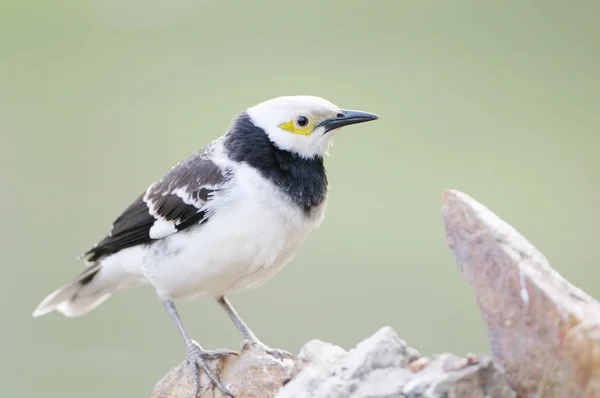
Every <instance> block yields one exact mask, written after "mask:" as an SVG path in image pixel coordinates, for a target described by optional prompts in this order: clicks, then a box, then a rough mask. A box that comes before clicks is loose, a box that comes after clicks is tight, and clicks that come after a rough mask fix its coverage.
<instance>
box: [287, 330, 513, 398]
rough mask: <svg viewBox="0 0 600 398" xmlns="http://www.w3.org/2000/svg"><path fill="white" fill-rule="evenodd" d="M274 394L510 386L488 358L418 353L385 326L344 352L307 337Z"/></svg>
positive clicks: (456, 393) (465, 391)
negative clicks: (281, 385)
mask: <svg viewBox="0 0 600 398" xmlns="http://www.w3.org/2000/svg"><path fill="white" fill-rule="evenodd" d="M290 377H291V380H290V381H289V382H287V383H286V384H285V386H284V387H283V388H282V389H281V390H280V391H279V394H277V395H276V398H325V397H327V398H347V397H353V398H376V397H390V398H391V397H402V398H442V397H443V398H459V397H462V398H480V397H490V398H505V397H506V398H510V397H514V396H515V394H514V392H513V391H512V390H511V389H510V387H509V386H508V384H507V383H506V381H505V379H504V376H503V375H502V373H501V372H500V371H499V370H498V369H497V368H495V367H494V365H493V364H492V361H491V360H490V359H489V358H481V359H477V358H474V357H469V358H460V357H456V356H454V355H450V354H443V355H438V356H435V357H432V358H425V357H419V354H418V353H417V351H415V350H414V349H412V348H410V347H408V346H407V345H406V343H405V342H404V341H402V340H401V339H400V338H399V337H398V335H397V334H396V332H395V331H394V330H393V329H392V328H390V327H384V328H382V329H380V330H379V331H378V332H377V333H375V334H374V335H373V336H371V337H370V338H368V339H366V340H364V341H363V342H361V343H360V344H358V345H357V346H356V348H354V349H352V350H350V351H348V352H346V351H345V350H343V349H342V348H340V347H338V346H334V345H331V344H329V343H324V342H321V341H318V340H313V341H310V342H308V343H307V344H306V345H305V346H304V347H303V348H302V350H301V351H300V354H298V357H297V358H296V363H295V365H294V367H293V369H292V370H291V371H290Z"/></svg>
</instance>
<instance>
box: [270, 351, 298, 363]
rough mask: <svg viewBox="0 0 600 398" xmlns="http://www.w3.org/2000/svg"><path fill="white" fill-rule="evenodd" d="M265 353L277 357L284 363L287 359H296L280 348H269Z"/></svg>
mask: <svg viewBox="0 0 600 398" xmlns="http://www.w3.org/2000/svg"><path fill="white" fill-rule="evenodd" d="M265 352H266V353H267V354H269V355H271V356H272V357H275V358H277V359H279V360H280V361H282V362H283V360H284V359H286V358H288V359H294V356H293V355H292V354H291V353H290V352H289V351H286V350H281V349H279V348H267V349H266V350H265Z"/></svg>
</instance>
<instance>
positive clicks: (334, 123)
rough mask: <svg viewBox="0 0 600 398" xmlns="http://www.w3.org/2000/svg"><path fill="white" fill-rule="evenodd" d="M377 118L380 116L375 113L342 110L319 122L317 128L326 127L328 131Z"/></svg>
mask: <svg viewBox="0 0 600 398" xmlns="http://www.w3.org/2000/svg"><path fill="white" fill-rule="evenodd" d="M377 119H379V116H377V115H375V114H373V113H368V112H360V111H349V110H342V111H340V113H338V114H337V116H336V117H332V118H331V119H327V120H325V121H323V122H321V123H319V124H318V125H317V126H316V127H315V128H319V127H324V128H325V132H328V131H331V130H335V129H339V128H340V127H344V126H349V125H351V124H357V123H364V122H370V121H371V120H377Z"/></svg>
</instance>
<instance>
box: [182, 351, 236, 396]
mask: <svg viewBox="0 0 600 398" xmlns="http://www.w3.org/2000/svg"><path fill="white" fill-rule="evenodd" d="M187 353H188V361H189V363H190V365H192V366H193V369H194V376H195V379H196V394H195V396H198V394H199V393H200V391H199V390H200V369H202V370H203V371H204V373H206V376H208V378H209V379H210V380H211V381H212V382H213V383H214V385H215V386H216V387H217V388H218V389H219V390H220V391H221V392H222V393H223V394H224V395H226V396H228V397H232V398H234V396H233V394H232V393H231V392H230V391H229V390H228V389H227V387H225V386H224V385H223V383H221V380H219V378H218V377H217V375H216V374H215V372H214V371H213V370H212V369H211V368H210V367H209V366H208V363H207V361H210V360H214V359H220V358H222V357H226V356H229V355H239V354H238V353H237V352H235V351H231V350H225V349H223V350H205V349H203V348H202V347H201V346H200V344H198V343H196V342H195V341H193V340H192V342H191V344H190V345H189V346H188V348H187Z"/></svg>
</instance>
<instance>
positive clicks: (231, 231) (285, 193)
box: [33, 95, 379, 397]
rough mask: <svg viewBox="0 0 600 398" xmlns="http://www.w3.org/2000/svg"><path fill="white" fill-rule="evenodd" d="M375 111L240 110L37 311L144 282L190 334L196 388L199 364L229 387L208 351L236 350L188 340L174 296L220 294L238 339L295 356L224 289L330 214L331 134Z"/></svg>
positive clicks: (83, 308) (255, 275) (264, 266)
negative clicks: (272, 342) (267, 338)
mask: <svg viewBox="0 0 600 398" xmlns="http://www.w3.org/2000/svg"><path fill="white" fill-rule="evenodd" d="M376 119H379V116H378V115H376V114H373V113H369V112H362V111H355V110H346V109H341V108H339V107H338V106H336V105H334V104H333V103H331V102H329V101H328V100H326V99H324V98H321V97H316V96H310V95H291V96H281V97H276V98H272V99H269V100H267V101H264V102H261V103H259V104H257V105H254V106H252V107H249V108H247V109H246V110H244V111H242V112H240V113H239V114H237V115H236V116H234V117H233V119H232V121H231V122H230V125H229V127H228V129H227V130H226V132H225V134H223V135H222V136H221V137H219V138H217V139H215V140H214V141H212V142H210V143H208V144H207V145H205V146H203V147H201V148H200V149H199V150H197V151H196V152H194V153H192V154H191V155H189V156H188V157H186V158H185V159H184V160H183V161H181V162H180V163H178V164H176V165H175V166H173V167H172V168H171V169H170V170H169V171H168V172H167V173H166V174H164V176H163V177H162V178H161V179H159V180H156V181H155V182H154V183H152V184H150V186H148V188H147V189H146V190H145V191H144V192H142V193H141V194H140V195H139V196H138V197H137V198H136V199H135V200H134V201H133V202H132V203H131V204H130V205H129V206H128V207H127V208H126V209H125V210H124V211H123V212H122V213H121V215H120V216H119V217H118V218H116V219H115V220H114V222H113V224H112V228H111V230H110V231H109V232H108V234H107V235H105V237H104V238H103V239H102V240H101V241H99V242H98V243H96V244H94V245H93V246H92V247H91V248H90V249H89V250H88V251H86V252H84V253H83V254H82V255H80V256H79V257H78V259H79V260H83V261H84V269H83V270H82V271H81V272H80V273H79V274H78V275H77V276H76V277H75V278H73V279H72V280H71V281H70V282H69V283H67V284H66V285H64V286H63V287H61V288H59V289H57V290H55V291H54V292H52V293H50V294H49V295H48V296H47V297H46V298H45V299H44V300H42V302H41V303H40V304H39V305H38V307H37V308H36V309H35V310H34V312H33V317H39V316H42V315H45V314H48V313H50V312H53V311H57V312H59V313H61V314H62V315H64V316H65V317H67V318H73V317H79V316H82V315H84V314H87V313H88V312H90V311H92V310H93V309H95V308H97V307H98V306H99V305H100V304H102V303H103V302H104V301H105V300H107V299H108V298H109V297H111V296H112V295H113V294H115V293H117V292H120V291H123V290H126V289H131V288H135V287H138V286H141V285H148V284H149V285H151V287H153V288H154V289H155V291H156V294H157V296H158V298H159V299H160V301H161V302H162V305H163V306H164V308H165V309H166V311H167V313H168V314H169V316H170V318H171V319H172V320H173V322H174V323H175V325H176V327H177V329H178V331H179V333H180V334H181V336H182V337H183V340H184V344H185V348H186V352H187V357H188V361H189V363H190V364H191V365H192V366H193V369H194V375H195V377H196V389H197V390H196V391H198V388H199V387H198V383H199V380H200V369H202V370H203V371H204V372H205V374H206V375H207V376H208V377H209V378H210V380H211V381H212V382H213V383H214V385H215V386H216V387H217V388H218V389H219V390H221V392H222V393H224V394H225V395H228V396H231V397H233V395H232V394H231V392H230V390H229V388H227V387H226V386H224V385H223V384H222V383H221V381H220V380H219V378H218V377H217V376H216V374H215V373H214V371H213V370H212V369H211V368H210V366H209V362H210V361H209V360H211V359H216V358H220V357H223V356H226V355H237V353H236V352H235V351H232V350H227V349H219V350H207V349H205V348H203V347H202V346H201V345H200V344H199V343H198V342H196V341H195V340H193V339H192V338H191V337H190V335H189V334H188V332H187V330H186V329H185V328H184V326H183V322H182V321H181V318H180V316H179V314H178V312H177V309H176V307H175V304H174V302H175V301H176V300H192V301H193V300H198V299H201V298H207V297H208V298H211V299H214V300H216V301H217V302H218V304H219V305H220V306H221V307H223V309H224V310H225V311H226V312H227V314H228V315H229V317H230V318H231V319H232V321H233V323H234V324H235V326H236V327H237V328H238V329H239V331H240V332H241V334H242V336H243V345H242V347H246V346H255V347H258V348H260V349H263V350H264V351H265V352H266V353H268V354H270V355H272V356H274V357H276V358H278V359H283V358H284V357H285V356H291V354H290V353H289V352H287V351H283V350H278V349H272V348H270V347H268V346H267V345H266V344H264V343H263V342H262V341H261V340H259V339H258V338H257V337H256V335H255V334H254V333H253V331H252V330H251V329H250V328H249V327H248V325H247V324H246V323H245V322H244V321H243V320H242V318H241V317H240V315H239V314H238V313H237V312H236V310H235V309H234V307H233V306H232V304H231V302H230V301H229V299H228V298H227V297H228V296H230V295H231V294H233V293H235V292H238V291H241V290H244V289H254V288H256V287H258V286H260V285H262V284H263V283H264V282H266V281H267V280H269V279H270V278H271V277H273V276H274V275H275V274H276V273H277V272H278V271H280V270H281V269H282V267H283V266H284V265H286V264H287V263H289V262H290V261H291V260H292V259H293V257H294V256H295V255H296V253H297V251H298V250H299V248H300V247H301V245H302V244H303V243H304V241H305V239H306V238H307V236H308V235H309V233H310V232H311V231H312V230H314V229H315V228H317V227H318V226H319V225H320V224H321V222H322V221H323V219H324V215H325V209H326V206H327V192H328V179H327V173H326V170H325V167H324V160H323V159H324V157H325V156H326V155H328V154H329V149H330V146H331V144H332V142H333V138H334V137H335V136H336V134H337V133H338V132H339V131H340V130H341V129H342V128H343V127H345V126H349V125H352V124H358V123H364V122H369V121H373V120H376Z"/></svg>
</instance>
